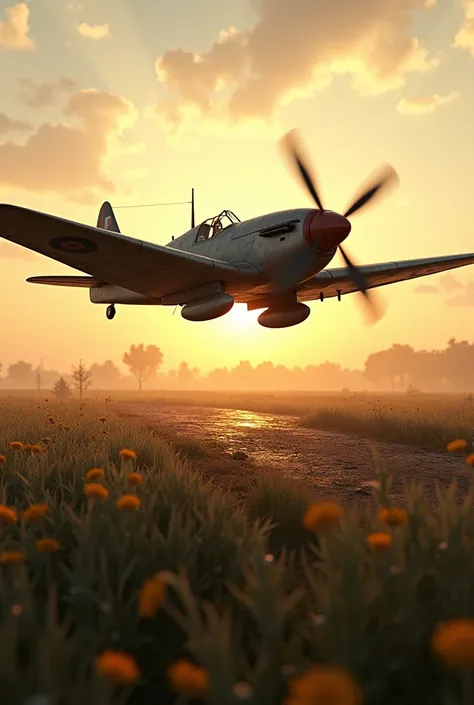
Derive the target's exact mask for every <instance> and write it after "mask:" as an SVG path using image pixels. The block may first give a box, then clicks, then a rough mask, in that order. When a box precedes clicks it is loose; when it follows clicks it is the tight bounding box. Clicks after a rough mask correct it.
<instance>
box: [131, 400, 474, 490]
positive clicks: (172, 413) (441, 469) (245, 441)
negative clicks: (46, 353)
mask: <svg viewBox="0 0 474 705" xmlns="http://www.w3.org/2000/svg"><path fill="white" fill-rule="evenodd" d="M118 407H119V408H120V409H121V410H122V412H124V413H125V414H131V415H134V416H135V415H137V416H141V417H144V418H146V419H147V421H149V422H151V423H152V424H153V425H155V424H156V425H157V427H158V428H161V429H163V431H165V432H170V433H172V434H178V435H183V436H186V437H188V438H193V439H195V440H197V441H200V442H202V443H204V444H206V445H208V446H209V447H211V448H212V449H213V450H214V451H216V452H217V453H220V454H221V456H222V458H223V459H224V457H225V459H226V462H227V465H228V464H229V456H230V455H231V454H232V453H234V452H235V451H244V452H245V453H247V454H248V456H249V460H248V461H244V462H239V461H231V462H232V463H233V464H235V465H237V467H236V468H235V471H236V472H237V473H242V474H243V475H247V474H248V472H249V471H251V473H252V474H254V473H255V472H257V471H258V470H259V469H260V470H270V471H271V472H277V473H279V474H281V475H283V476H285V477H288V478H292V479H295V480H298V481H303V482H305V483H307V484H310V485H311V486H312V487H313V488H314V489H316V490H317V492H318V494H319V495H321V496H322V497H335V496H336V497H339V498H340V499H343V498H344V499H347V500H350V499H353V498H354V497H356V496H361V497H362V496H367V495H370V494H371V492H370V490H369V489H368V487H369V486H368V485H367V483H368V482H370V481H371V480H373V479H374V476H375V471H374V462H373V459H372V454H371V450H370V445H369V442H368V441H367V440H365V439H362V438H358V437H355V436H347V435H343V434H339V433H334V432H330V431H318V430H315V429H307V428H302V427H300V426H299V425H298V424H299V418H298V417H293V416H280V415H272V414H261V413H254V412H251V411H240V410H234V409H215V408H209V407H186V406H168V405H163V406H161V405H159V404H157V403H148V402H127V403H119V404H118ZM372 444H373V446H374V447H375V448H376V450H377V453H378V454H379V456H380V458H381V460H382V462H383V463H384V465H385V467H386V468H387V469H389V470H390V471H391V473H392V475H393V499H394V500H396V499H397V498H400V495H401V493H402V492H403V482H404V481H423V483H424V485H425V487H426V493H425V496H426V499H428V500H429V501H430V502H431V500H433V498H434V496H435V486H436V483H438V484H439V485H440V486H441V487H448V486H449V485H450V484H451V482H452V481H453V479H455V480H456V481H457V483H458V487H459V489H460V491H461V494H464V492H465V491H466V489H467V487H468V483H469V477H470V474H471V472H472V471H471V470H470V469H469V466H468V465H467V464H466V462H465V461H464V459H463V458H462V457H456V456H453V455H450V454H448V453H447V452H446V453H437V452H433V451H427V450H422V449H418V448H413V447H411V446H402V445H393V444H388V443H381V442H380V441H373V442H372ZM239 468H240V469H239Z"/></svg>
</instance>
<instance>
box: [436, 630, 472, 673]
mask: <svg viewBox="0 0 474 705" xmlns="http://www.w3.org/2000/svg"><path fill="white" fill-rule="evenodd" d="M431 647H432V649H433V650H434V651H435V653H436V654H437V655H438V656H439V658H441V660H442V661H444V663H445V664H446V666H449V667H451V668H473V667H474V619H467V618H466V619H462V618H461V619H451V620H449V621H447V622H443V623H441V624H439V625H438V627H437V628H436V629H435V631H434V634H433V636H432V639H431Z"/></svg>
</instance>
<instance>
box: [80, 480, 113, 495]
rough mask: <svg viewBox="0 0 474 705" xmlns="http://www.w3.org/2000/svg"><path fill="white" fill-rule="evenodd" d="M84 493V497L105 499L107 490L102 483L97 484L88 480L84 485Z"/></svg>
mask: <svg viewBox="0 0 474 705" xmlns="http://www.w3.org/2000/svg"><path fill="white" fill-rule="evenodd" d="M84 494H85V495H86V497H89V498H94V499H107V498H108V496H109V490H108V489H107V488H106V487H104V485H99V483H98V482H89V483H88V484H86V485H84Z"/></svg>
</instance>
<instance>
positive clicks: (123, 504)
mask: <svg viewBox="0 0 474 705" xmlns="http://www.w3.org/2000/svg"><path fill="white" fill-rule="evenodd" d="M141 504H142V503H141V501H140V499H139V498H138V497H137V496H136V495H134V494H124V495H122V497H119V498H118V500H117V502H116V505H117V509H139V508H140V507H141Z"/></svg>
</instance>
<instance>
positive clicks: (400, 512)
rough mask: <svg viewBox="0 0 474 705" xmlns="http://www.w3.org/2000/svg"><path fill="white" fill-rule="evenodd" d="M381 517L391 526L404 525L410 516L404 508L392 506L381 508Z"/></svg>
mask: <svg viewBox="0 0 474 705" xmlns="http://www.w3.org/2000/svg"><path fill="white" fill-rule="evenodd" d="M379 519H380V520H381V521H383V522H384V524H388V525H389V526H403V525H404V524H406V523H407V522H408V516H407V513H406V511H405V510H404V509H400V507H392V508H391V509H381V510H380V512H379Z"/></svg>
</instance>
